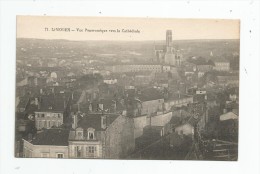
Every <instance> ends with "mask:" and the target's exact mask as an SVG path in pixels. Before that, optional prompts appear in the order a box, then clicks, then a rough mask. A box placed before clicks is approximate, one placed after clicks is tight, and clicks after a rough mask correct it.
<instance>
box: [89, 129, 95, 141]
mask: <svg viewBox="0 0 260 174" xmlns="http://www.w3.org/2000/svg"><path fill="white" fill-rule="evenodd" d="M94 132H95V129H93V128H88V139H89V140H94V139H95V134H94Z"/></svg>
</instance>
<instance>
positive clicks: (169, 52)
mask: <svg viewBox="0 0 260 174" xmlns="http://www.w3.org/2000/svg"><path fill="white" fill-rule="evenodd" d="M154 51H155V59H153V62H156V63H159V64H163V65H172V66H180V65H181V59H182V54H181V53H180V51H179V50H176V49H175V48H174V47H173V43H172V30H167V31H166V44H165V45H155V46H154Z"/></svg>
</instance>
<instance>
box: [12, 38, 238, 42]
mask: <svg viewBox="0 0 260 174" xmlns="http://www.w3.org/2000/svg"><path fill="white" fill-rule="evenodd" d="M16 39H35V40H36V39H37V40H65V41H76V42H86V41H110V42H155V41H165V40H71V39H43V38H25V37H17V38H16ZM196 40H240V38H237V39H224V38H223V39H176V40H173V41H172V42H174V41H196Z"/></svg>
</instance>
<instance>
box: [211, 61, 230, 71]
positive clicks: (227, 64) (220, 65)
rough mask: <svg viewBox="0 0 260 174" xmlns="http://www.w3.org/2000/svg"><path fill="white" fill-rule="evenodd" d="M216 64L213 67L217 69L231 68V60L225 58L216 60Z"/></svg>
mask: <svg viewBox="0 0 260 174" xmlns="http://www.w3.org/2000/svg"><path fill="white" fill-rule="evenodd" d="M214 63H215V66H214V67H213V69H214V70H216V71H229V70H230V62H229V61H226V60H223V61H215V62H214Z"/></svg>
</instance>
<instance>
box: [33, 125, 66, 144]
mask: <svg viewBox="0 0 260 174" xmlns="http://www.w3.org/2000/svg"><path fill="white" fill-rule="evenodd" d="M68 137H69V130H66V129H46V130H43V132H40V133H38V134H37V135H36V137H35V138H34V139H33V140H32V141H31V143H32V144H34V145H53V146H67V145H68Z"/></svg>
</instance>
